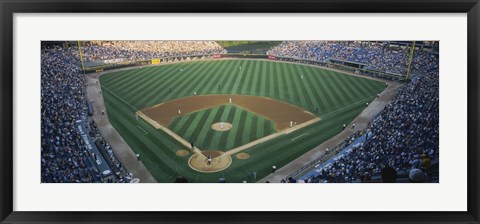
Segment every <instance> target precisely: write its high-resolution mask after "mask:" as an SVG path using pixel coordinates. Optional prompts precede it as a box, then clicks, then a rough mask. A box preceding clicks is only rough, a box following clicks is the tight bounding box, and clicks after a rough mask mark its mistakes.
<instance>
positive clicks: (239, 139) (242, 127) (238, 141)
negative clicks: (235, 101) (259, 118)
mask: <svg viewBox="0 0 480 224" xmlns="http://www.w3.org/2000/svg"><path fill="white" fill-rule="evenodd" d="M239 112H240V119H239V122H238V127H237V129H238V131H237V136H236V138H235V142H234V143H233V145H232V146H231V148H233V147H235V146H240V145H243V144H244V143H246V142H247V141H243V136H244V135H245V133H246V132H248V131H249V130H246V129H247V128H249V127H248V125H246V123H247V122H245V121H246V120H247V117H249V116H247V112H246V111H245V110H239Z"/></svg>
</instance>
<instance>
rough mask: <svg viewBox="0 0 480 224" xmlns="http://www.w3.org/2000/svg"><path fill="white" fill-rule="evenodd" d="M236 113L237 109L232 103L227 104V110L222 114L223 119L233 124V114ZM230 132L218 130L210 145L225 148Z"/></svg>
mask: <svg viewBox="0 0 480 224" xmlns="http://www.w3.org/2000/svg"><path fill="white" fill-rule="evenodd" d="M234 115H235V110H234V107H233V106H232V105H226V106H225V112H224V113H223V114H222V117H221V120H222V121H225V122H228V123H230V124H233V116H234ZM227 136H228V133H225V132H219V131H216V132H215V135H214V136H213V139H212V143H211V144H210V145H215V146H216V147H217V149H225V145H226V142H225V140H226V138H227Z"/></svg>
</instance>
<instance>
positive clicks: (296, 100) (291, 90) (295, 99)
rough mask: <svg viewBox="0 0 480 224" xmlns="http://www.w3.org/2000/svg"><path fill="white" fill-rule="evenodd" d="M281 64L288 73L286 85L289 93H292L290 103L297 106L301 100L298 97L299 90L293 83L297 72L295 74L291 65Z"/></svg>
mask: <svg viewBox="0 0 480 224" xmlns="http://www.w3.org/2000/svg"><path fill="white" fill-rule="evenodd" d="M282 66H284V67H283V69H285V70H286V71H287V72H288V74H289V75H287V85H288V86H289V94H291V95H292V98H291V101H290V103H292V104H294V105H297V106H298V105H301V103H302V100H301V99H300V97H301V96H300V95H299V94H300V93H301V92H299V89H298V88H297V86H296V84H295V79H296V76H297V74H295V72H294V71H293V70H292V69H291V66H292V65H287V64H283V65H282Z"/></svg>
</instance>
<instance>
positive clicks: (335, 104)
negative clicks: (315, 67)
mask: <svg viewBox="0 0 480 224" xmlns="http://www.w3.org/2000/svg"><path fill="white" fill-rule="evenodd" d="M328 78H329V77H328V76H327V75H326V74H324V75H323V77H317V80H318V81H319V82H318V83H320V86H321V88H322V89H323V90H325V93H326V94H325V95H324V97H327V99H329V100H330V102H332V104H333V107H331V108H328V109H329V110H327V111H328V112H330V111H332V110H334V109H337V108H340V107H341V106H342V105H341V104H340V102H339V101H338V100H337V96H335V94H334V91H333V90H332V89H331V88H335V87H331V86H329V84H330V83H329V82H328Z"/></svg>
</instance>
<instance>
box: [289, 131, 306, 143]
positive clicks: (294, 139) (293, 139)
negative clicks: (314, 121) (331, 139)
mask: <svg viewBox="0 0 480 224" xmlns="http://www.w3.org/2000/svg"><path fill="white" fill-rule="evenodd" d="M307 135H310V133H304V134H301V135H299V136H297V137H295V138H292V139H290V140H292V142H294V141H296V140H297V139H299V138H301V137H303V136H307Z"/></svg>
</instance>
